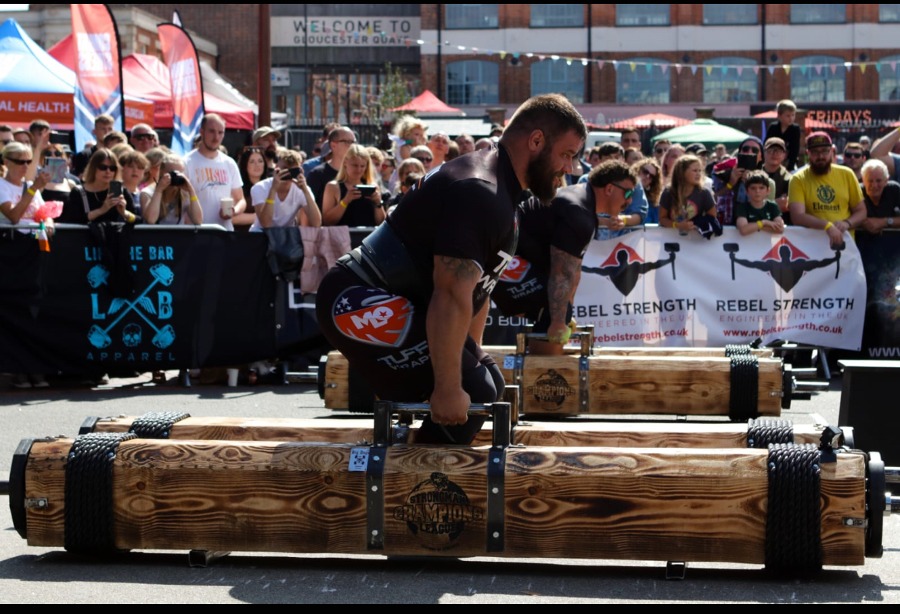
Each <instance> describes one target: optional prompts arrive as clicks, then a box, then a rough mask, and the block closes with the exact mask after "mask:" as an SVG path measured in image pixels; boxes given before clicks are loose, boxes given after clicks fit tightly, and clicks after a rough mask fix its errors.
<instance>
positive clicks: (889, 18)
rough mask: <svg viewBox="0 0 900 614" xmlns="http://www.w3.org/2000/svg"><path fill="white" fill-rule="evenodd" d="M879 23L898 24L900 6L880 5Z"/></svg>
mask: <svg viewBox="0 0 900 614" xmlns="http://www.w3.org/2000/svg"><path fill="white" fill-rule="evenodd" d="M878 21H880V22H882V23H896V22H898V21H900V4H879V5H878Z"/></svg>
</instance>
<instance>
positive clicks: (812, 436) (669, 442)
mask: <svg viewBox="0 0 900 614" xmlns="http://www.w3.org/2000/svg"><path fill="white" fill-rule="evenodd" d="M150 418H153V419H154V420H155V419H156V417H155V416H150ZM145 419H146V417H143V416H142V417H137V416H116V417H106V418H99V417H92V418H88V419H86V420H85V421H84V423H83V424H82V428H81V431H80V433H79V434H87V433H127V432H129V430H131V429H132V427H133V426H134V427H135V431H136V432H137V433H138V435H139V436H141V437H147V435H146V434H144V429H142V428H141V424H142V421H143V420H145ZM136 420H137V421H138V424H135V421H136ZM419 424H420V423H419V422H418V421H415V422H413V423H412V424H411V425H410V428H409V433H408V439H407V442H408V443H415V442H416V434H417V432H418V426H419ZM825 428H826V427H825V426H824V425H812V424H796V425H794V424H791V423H790V422H789V421H787V420H767V419H762V420H751V421H749V422H748V423H746V424H739V423H736V422H728V423H688V422H650V421H646V422H599V421H590V422H588V421H566V422H546V421H541V422H528V423H525V422H520V423H518V424H517V425H516V426H515V429H514V430H513V432H512V443H513V444H516V445H526V446H605V447H616V448H748V447H756V448H765V447H766V445H767V443H769V442H772V441H776V442H777V443H797V444H818V443H819V442H820V440H821V438H822V434H823V432H824V430H825ZM491 429H492V423H491V422H487V423H485V426H484V428H483V429H482V431H481V432H480V433H479V434H478V435H477V436H476V439H475V441H474V442H473V445H476V446H478V445H490V443H491ZM844 434H845V436H847V437H848V439H847V440H846V441H845V445H846V446H847V447H851V448H852V447H855V446H854V444H853V441H852V429H851V428H846V429H844ZM159 438H163V439H221V440H229V441H292V442H297V443H344V444H357V443H371V442H373V441H374V425H373V420H372V419H371V418H369V419H362V418H361V419H353V420H343V419H342V420H336V419H335V420H318V419H317V420H309V419H302V418H238V417H211V416H196V417H194V416H186V417H183V418H181V419H178V420H177V421H173V422H172V423H171V427H169V428H167V429H165V433H164V434H163V435H160V436H159ZM751 440H752V441H751Z"/></svg>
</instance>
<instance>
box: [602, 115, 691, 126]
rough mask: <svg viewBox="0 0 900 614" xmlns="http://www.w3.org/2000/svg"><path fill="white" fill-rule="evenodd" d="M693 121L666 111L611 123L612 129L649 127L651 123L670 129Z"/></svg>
mask: <svg viewBox="0 0 900 614" xmlns="http://www.w3.org/2000/svg"><path fill="white" fill-rule="evenodd" d="M689 123H691V120H689V119H685V118H684V117H676V116H675V115H667V114H665V113H645V114H643V115H638V116H637V117H632V118H630V119H620V120H619V121H617V122H614V123H612V124H610V125H609V127H610V129H612V130H624V129H625V128H639V129H641V130H643V129H644V128H649V127H650V126H651V125H654V126H656V127H657V128H662V129H668V128H675V127H676V126H684V125H686V124H689Z"/></svg>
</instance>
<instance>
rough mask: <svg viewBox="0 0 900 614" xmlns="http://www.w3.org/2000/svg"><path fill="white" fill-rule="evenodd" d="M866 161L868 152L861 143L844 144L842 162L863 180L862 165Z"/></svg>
mask: <svg viewBox="0 0 900 614" xmlns="http://www.w3.org/2000/svg"><path fill="white" fill-rule="evenodd" d="M865 161H866V152H865V151H864V150H863V147H862V145H860V144H859V143H853V142H851V143H847V144H846V145H844V154H843V158H841V163H842V164H843V165H844V166H846V167H847V168H849V169H850V170H851V171H853V174H854V175H856V178H857V179H858V180H859V181H862V172H861V171H862V165H863V162H865Z"/></svg>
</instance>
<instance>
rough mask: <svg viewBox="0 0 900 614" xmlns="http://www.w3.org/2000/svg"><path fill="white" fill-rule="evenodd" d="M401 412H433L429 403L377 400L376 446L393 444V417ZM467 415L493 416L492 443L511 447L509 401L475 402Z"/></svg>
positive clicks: (497, 445) (502, 446)
mask: <svg viewBox="0 0 900 614" xmlns="http://www.w3.org/2000/svg"><path fill="white" fill-rule="evenodd" d="M400 412H405V413H409V414H418V415H424V414H429V413H431V405H430V404H429V403H395V402H393V401H381V400H378V401H375V434H374V440H375V441H374V443H375V445H376V446H390V445H392V444H393V437H392V429H391V417H392V416H393V415H394V414H395V413H400ZM467 415H469V416H482V417H488V418H491V422H492V424H493V429H492V438H491V441H492V444H491V445H493V446H494V447H497V448H508V447H509V445H510V442H511V441H512V418H511V411H510V404H509V403H507V402H497V403H490V404H477V403H473V404H472V405H470V406H469V411H468V412H467Z"/></svg>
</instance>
